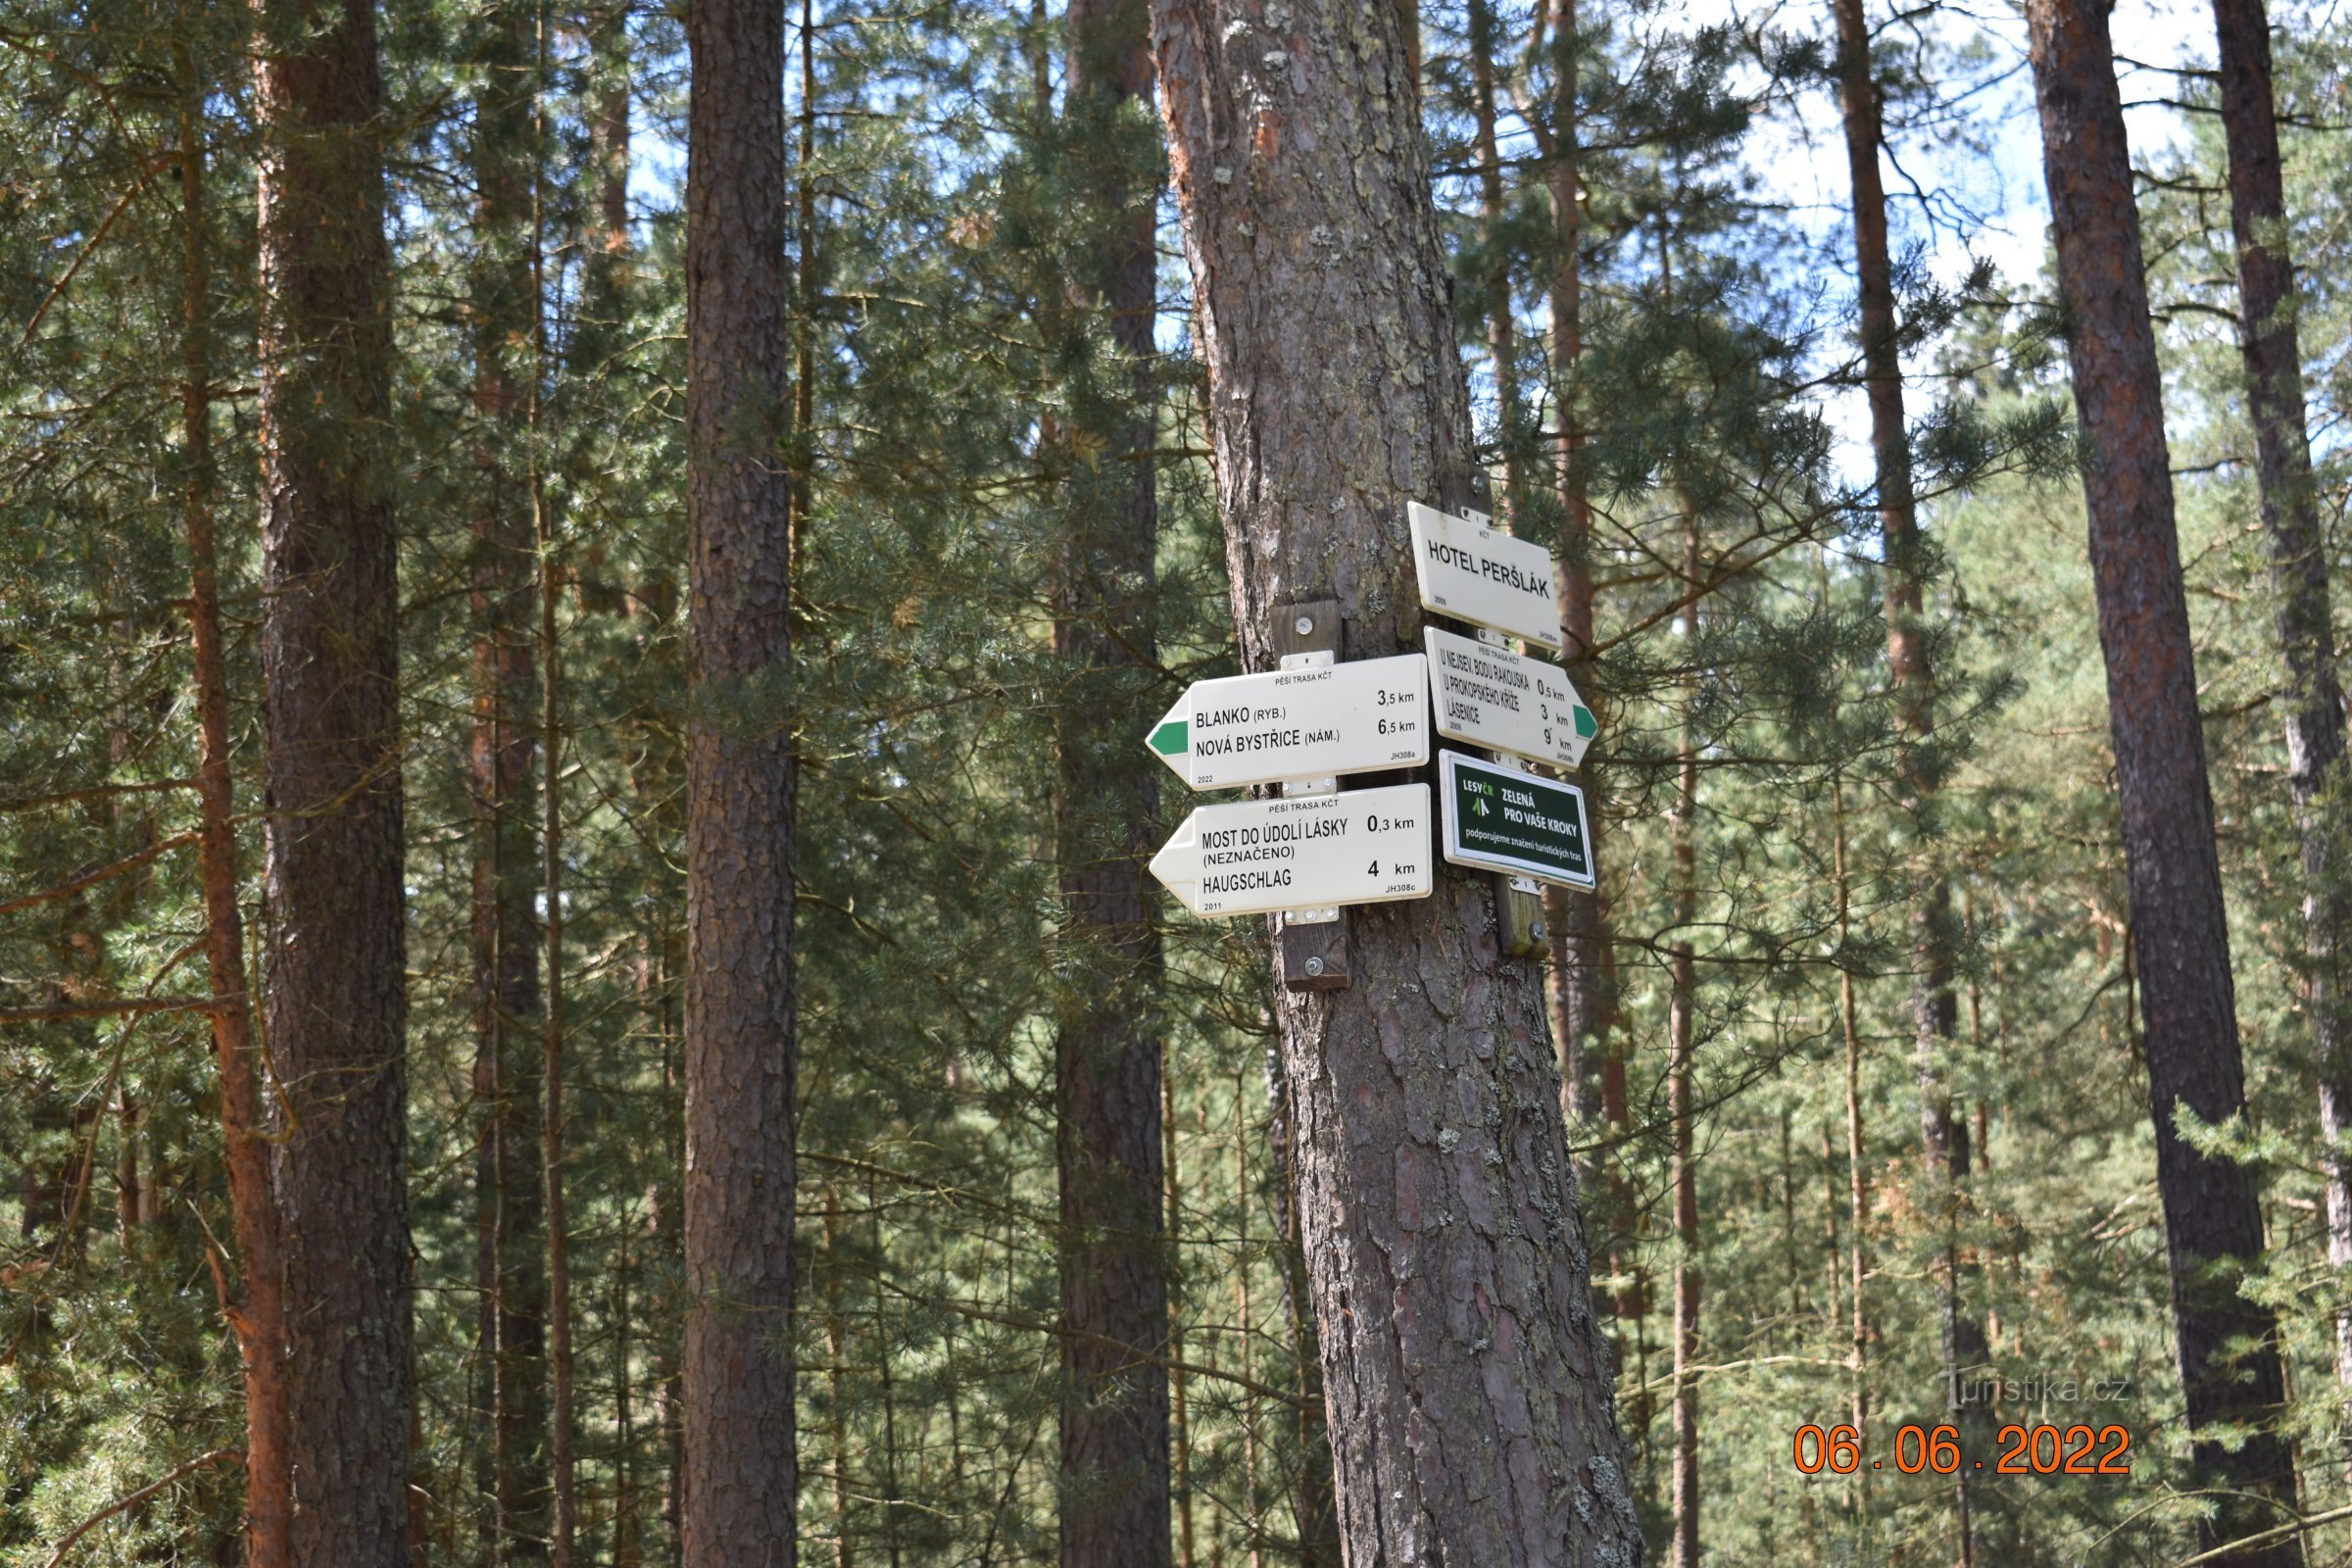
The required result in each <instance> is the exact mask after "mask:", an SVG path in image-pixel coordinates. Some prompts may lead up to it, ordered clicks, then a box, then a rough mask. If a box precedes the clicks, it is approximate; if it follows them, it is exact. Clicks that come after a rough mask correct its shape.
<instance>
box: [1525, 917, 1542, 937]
mask: <svg viewBox="0 0 2352 1568" xmlns="http://www.w3.org/2000/svg"><path fill="white" fill-rule="evenodd" d="M1527 934H1528V935H1529V936H1531V937H1534V938H1535V939H1536V940H1537V941H1538V942H1541V941H1543V940H1544V922H1543V921H1541V920H1537V921H1534V922H1531V923H1530V924H1529V926H1528V928H1527Z"/></svg>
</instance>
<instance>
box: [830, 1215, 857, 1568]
mask: <svg viewBox="0 0 2352 1568" xmlns="http://www.w3.org/2000/svg"><path fill="white" fill-rule="evenodd" d="M840 1202H841V1199H840V1196H839V1195H838V1194H837V1193H835V1192H834V1190H833V1189H832V1188H831V1187H827V1188H826V1189H825V1190H824V1205H825V1206H824V1216H825V1217H824V1236H825V1257H824V1276H825V1383H826V1393H827V1395H828V1402H827V1408H826V1410H825V1437H826V1441H827V1443H828V1444H829V1445H830V1451H829V1454H828V1456H829V1457H830V1458H831V1459H832V1461H833V1479H832V1483H831V1487H832V1497H833V1568H857V1561H858V1554H857V1552H856V1550H855V1549H854V1548H853V1546H852V1544H851V1542H850V1403H849V1392H848V1389H847V1388H846V1386H845V1384H846V1379H845V1378H844V1376H843V1358H844V1357H846V1356H847V1355H848V1354H849V1353H850V1348H849V1336H848V1334H847V1333H846V1332H845V1324H844V1322H843V1318H842V1312H841V1253H840V1250H839V1248H840V1240H839V1237H838V1235H837V1234H836V1232H835V1229H834V1225H833V1216H834V1211H835V1209H836V1208H837V1207H838V1206H839V1204H840Z"/></svg>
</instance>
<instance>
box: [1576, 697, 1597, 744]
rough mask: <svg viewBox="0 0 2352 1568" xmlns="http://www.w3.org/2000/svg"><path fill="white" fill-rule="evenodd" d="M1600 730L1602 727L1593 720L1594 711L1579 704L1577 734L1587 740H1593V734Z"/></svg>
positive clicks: (1577, 709)
mask: <svg viewBox="0 0 2352 1568" xmlns="http://www.w3.org/2000/svg"><path fill="white" fill-rule="evenodd" d="M1599 728H1600V725H1599V724H1598V723H1596V722H1594V720H1593V710H1591V709H1590V708H1587V707H1586V706H1585V705H1584V704H1582V703H1579V704H1577V705H1576V733H1577V734H1578V735H1579V736H1580V737H1582V738H1583V739H1585V740H1591V739H1592V738H1593V732H1594V731H1595V730H1597V729H1599Z"/></svg>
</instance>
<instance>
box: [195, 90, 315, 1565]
mask: <svg viewBox="0 0 2352 1568" xmlns="http://www.w3.org/2000/svg"><path fill="white" fill-rule="evenodd" d="M172 68H173V71H174V72H175V73H176V74H177V75H178V77H179V188H180V202H181V206H180V222H181V225H182V240H183V246H184V248H183V250H182V253H181V256H182V261H181V273H180V281H181V310H182V314H183V320H182V323H181V326H182V332H183V334H184V335H183V337H182V339H181V344H180V354H181V361H182V366H183V371H182V379H181V382H180V421H181V425H182V439H183V440H184V441H185V443H186V448H185V453H184V457H185V462H186V475H185V479H184V486H185V488H184V490H183V491H182V498H181V511H182V515H183V517H184V520H185V523H186V529H187V540H188V632H189V637H190V640H191V642H192V643H193V645H194V651H195V658H194V664H195V675H196V730H197V740H198V744H199V747H200V754H199V760H198V763H197V783H196V787H197V801H198V810H199V813H200V826H199V828H198V838H197V849H196V854H197V858H198V864H199V866H200V868H201V875H202V879H203V884H204V949H205V959H206V962H207V965H208V967H209V969H210V979H211V982H212V998H213V1004H214V1005H213V1008H212V1032H213V1060H214V1066H215V1070H216V1071H217V1072H218V1073H219V1074H220V1079H221V1140H222V1145H223V1149H224V1152H225V1158H224V1163H225V1164H226V1166H227V1171H228V1206H229V1215H230V1218H231V1223H232V1225H233V1236H234V1239H235V1242H236V1248H237V1266H238V1278H239V1284H240V1287H241V1290H240V1294H239V1296H238V1298H237V1299H235V1300H234V1301H232V1302H230V1303H228V1305H229V1312H228V1320H229V1327H230V1328H231V1329H232V1330H233V1331H234V1332H235V1334H236V1336H237V1355H238V1359H239V1361H240V1362H241V1363H242V1364H243V1367H244V1377H245V1464H244V1470H245V1560H246V1563H247V1564H248V1568H287V1565H288V1563H289V1562H290V1561H291V1558H290V1556H289V1544H288V1538H287V1526H288V1523H289V1520H288V1507H289V1490H290V1485H291V1483H290V1477H289V1473H288V1465H289V1463H290V1459H291V1454H290V1452H289V1450H288V1448H287V1446H286V1388H285V1360H284V1344H285V1322H284V1317H283V1312H282V1307H281V1301H282V1298H283V1292H284V1262H283V1260H282V1259H281V1258H280V1256H279V1255H278V1237H277V1201H276V1198H275V1195H274V1194H273V1192H272V1191H271V1187H270V1146H269V1142H268V1137H267V1135H268V1132H269V1117H268V1114H267V1113H266V1111H265V1110H264V1108H263V1100H262V1083H263V1067H262V1057H261V1053H260V1052H259V1051H258V1050H256V1049H255V1043H254V1039H253V1012H252V1005H251V1004H252V999H251V998H250V997H248V996H247V995H246V990H245V938H244V923H243V922H244V911H243V909H242V908H241V907H239V903H238V896H237V894H238V888H237V836H236V828H235V826H234V823H235V820H236V795H235V789H234V786H233V784H232V782H231V779H230V774H229V743H228V673H227V662H226V659H225V658H224V656H223V654H222V651H221V572H220V562H219V550H218V548H217V547H216V545H215V543H214V537H213V483H214V472H213V446H212V419H213V412H212V394H211V387H212V384H213V369H212V358H213V353H212V246H211V237H210V233H209V228H208V224H209V222H210V220H209V218H208V217H207V215H206V201H205V159H204V96H205V87H204V83H203V82H202V81H201V80H200V79H199V78H198V77H197V74H196V70H195V65H194V62H193V59H192V56H191V51H190V50H189V49H188V47H187V45H186V44H185V43H177V44H174V45H173V47H172Z"/></svg>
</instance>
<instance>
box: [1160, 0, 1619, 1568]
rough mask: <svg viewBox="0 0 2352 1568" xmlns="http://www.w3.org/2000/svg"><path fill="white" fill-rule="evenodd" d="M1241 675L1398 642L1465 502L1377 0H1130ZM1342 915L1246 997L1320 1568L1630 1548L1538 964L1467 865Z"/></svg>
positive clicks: (1448, 356)
mask: <svg viewBox="0 0 2352 1568" xmlns="http://www.w3.org/2000/svg"><path fill="white" fill-rule="evenodd" d="M1153 33H1154V42H1155V45H1156V48H1157V52H1158V60H1159V72H1160V79H1161V82H1162V90H1163V94H1164V106H1165V112H1166V116H1167V121H1168V131H1169V142H1170V146H1171V149H1172V154H1173V164H1174V170H1175V176H1176V188H1177V193H1178V198H1179V204H1180V207H1181V210H1182V213H1183V216H1184V228H1185V245H1186V250H1187V252H1188V254H1189V257H1190V260H1191V263H1192V270H1193V278H1194V283H1195V296H1196V299H1197V300H1198V302H1199V307H1198V308H1199V312H1200V321H1201V327H1200V341H1201V348H1202V351H1203V354H1204V357H1205V359H1206V361H1207V365H1208V374H1209V398H1210V435H1211V439H1212V442H1213V445H1214V448H1215V454H1216V475H1217V491H1218V502H1219V511H1220V514H1221V515H1222V517H1223V519H1224V525H1225V538H1226V554H1227V560H1228V562H1229V564H1230V567H1231V577H1232V591H1233V603H1234V622H1235V626H1236V629H1237V630H1238V632H1239V633H1240V637H1241V645H1242V660H1243V664H1244V666H1245V667H1246V668H1249V669H1268V668H1271V667H1273V665H1274V663H1275V656H1274V647H1273V638H1274V619H1275V614H1276V611H1277V607H1278V606H1280V605H1282V604H1283V603H1284V602H1285V601H1290V600H1297V599H1306V598H1316V597H1332V598H1337V599H1338V600H1339V601H1340V603H1341V606H1342V613H1343V615H1344V616H1345V617H1346V619H1347V620H1348V622H1349V624H1348V628H1347V633H1348V648H1349V650H1350V652H1351V654H1352V655H1353V656H1354V657H1357V658H1366V657H1375V656H1379V655H1384V654H1389V653H1395V652H1402V651H1404V650H1406V649H1408V648H1411V647H1413V646H1416V645H1417V643H1418V640H1419V632H1420V619H1421V617H1420V615H1419V613H1417V611H1416V610H1415V609H1414V604H1415V593H1414V587H1413V572H1412V564H1411V561H1410V559H1409V556H1408V552H1407V547H1406V542H1405V541H1406V535H1405V520H1404V509H1405V503H1406V502H1407V501H1408V500H1412V499H1420V500H1424V501H1435V502H1438V503H1440V504H1446V503H1451V504H1452V505H1454V506H1457V507H1458V506H1460V505H1462V504H1464V503H1465V502H1466V501H1467V500H1468V498H1469V496H1470V495H1471V493H1472V486H1471V478H1472V472H1471V462H1472V460H1471V456H1470V422H1469V400H1468V394H1467V389H1466V386H1465V381H1464V376H1463V371H1462V367H1461V362H1460V359H1459V357H1458V354H1457V352H1456V350H1455V347H1454V342H1455V339H1454V327H1453V319H1452V311H1451V307H1450V303H1449V301H1448V299H1447V284H1446V272H1445V265H1444V261H1443V258H1442V255H1441V253H1440V248H1439V243H1438V233H1437V225H1436V221H1435V215H1434V212H1433V210H1432V207H1431V200H1430V185H1429V171H1428V166H1427V164H1426V162H1425V161H1424V157H1423V150H1422V137H1421V132H1420V125H1419V118H1418V110H1417V105H1416V98H1415V93H1414V89H1413V83H1412V80H1411V76H1410V67H1409V64H1408V61H1407V55H1406V45H1405V39H1404V37H1403V35H1402V31H1401V28H1400V26H1399V25H1398V21H1397V17H1396V15H1395V13H1394V11H1393V10H1391V9H1389V8H1384V7H1374V8H1371V9H1369V10H1359V9H1357V8H1353V7H1344V6H1341V5H1338V4H1337V3H1335V0H1305V3H1301V4H1298V5H1294V6H1293V7H1292V8H1291V11H1290V15H1289V21H1288V25H1286V26H1283V27H1281V28H1280V29H1279V30H1274V29H1271V28H1269V27H1268V26H1266V25H1265V24H1264V23H1263V21H1262V20H1261V19H1260V18H1259V16H1258V15H1257V12H1256V10H1255V8H1254V7H1248V6H1244V5H1240V4H1237V3H1235V0H1155V3H1154V5H1153ZM1436 882H1437V894H1436V897H1434V898H1432V899H1428V900H1418V901H1413V902H1408V903H1402V904H1390V905H1378V906H1370V907H1362V908H1358V909H1355V910H1353V911H1351V912H1350V914H1349V917H1348V918H1349V922H1350V926H1349V939H1350V943H1351V948H1352V953H1351V958H1350V963H1351V966H1352V971H1353V974H1354V976H1355V980H1354V984H1353V985H1352V986H1351V987H1350V988H1348V989H1346V990H1341V991H1327V992H1307V993H1297V992H1290V991H1288V990H1285V991H1283V992H1281V993H1280V994H1278V996H1277V998H1276V1003H1275V1009H1276V1015H1277V1022H1278V1025H1279V1028H1280V1032H1281V1036H1282V1051H1283V1058H1284V1070H1285V1077H1286V1079H1287V1081H1288V1082H1289V1083H1290V1084H1291V1086H1292V1089H1293V1093H1294V1096H1295V1102H1294V1103H1295V1105H1296V1107H1297V1112H1298V1143H1297V1158H1298V1172H1297V1175H1298V1181H1299V1213H1300V1217H1301V1219H1302V1220H1303V1222H1304V1227H1305V1233H1306V1260H1307V1270H1308V1275H1309V1284H1310V1286H1311V1288H1312V1294H1313V1297H1314V1300H1315V1308H1316V1318H1317V1321H1318V1324H1319V1327H1320V1330H1321V1343H1322V1351H1323V1371H1324V1397H1325V1399H1326V1401H1327V1406H1328V1410H1329V1415H1330V1430H1331V1435H1332V1442H1333V1445H1334V1455H1333V1459H1334V1473H1335V1479H1336V1485H1337V1489H1338V1497H1339V1516H1340V1530H1341V1536H1342V1539H1343V1541H1344V1543H1345V1546H1346V1560H1347V1561H1348V1563H1349V1564H1350V1565H1352V1568H1376V1565H1399V1564H1404V1563H1420V1562H1428V1561H1434V1560H1439V1559H1443V1560H1446V1561H1460V1562H1476V1563H1479V1564H1481V1565H1492V1568H1519V1565H1532V1564H1551V1563H1563V1564H1564V1563H1570V1562H1575V1563H1586V1562H1602V1561H1614V1562H1633V1561H1636V1560H1638V1558H1639V1556H1640V1553H1641V1544H1640V1532H1639V1530H1638V1528H1637V1525H1636V1522H1635V1518H1634V1511H1633V1503H1632V1498H1631V1495H1630V1494H1629V1492H1628V1488H1627V1484H1626V1473H1625V1464H1624V1457H1623V1448H1624V1445H1623V1441H1622V1439H1621V1438H1620V1436H1619V1434H1618V1431H1617V1427H1616V1422H1615V1418H1614V1414H1613V1412H1612V1410H1611V1407H1610V1402H1609V1353H1608V1346H1607V1341H1606V1339H1605V1337H1604V1336H1603V1335H1602V1334H1601V1332H1600V1330H1599V1328H1598V1325H1597V1324H1596V1323H1595V1321H1594V1319H1593V1310H1592V1301H1591V1290H1590V1281H1589V1278H1588V1275H1587V1258H1586V1252H1585V1246H1584V1238H1583V1233H1582V1232H1583V1227H1582V1224H1581V1221H1580V1220H1579V1217H1578V1214H1577V1209H1576V1195H1575V1184H1574V1177H1573V1175H1572V1174H1571V1173H1570V1171H1569V1168H1568V1162H1567V1151H1566V1141H1565V1138H1564V1136H1563V1128H1562V1124H1561V1121H1560V1115H1559V1073H1558V1067H1557V1064H1556V1062H1555V1061H1554V1060H1553V1058H1552V1054H1551V1052H1550V1050H1549V1049H1548V1045H1547V1036H1548V1031H1547V1029H1546V1028H1545V1020H1544V1010H1543V994H1542V989H1541V983H1540V978H1539V976H1538V975H1537V974H1535V973H1534V972H1532V970H1531V969H1530V968H1529V967H1528V966H1526V965H1524V964H1520V963H1515V962H1512V961H1509V960H1506V959H1504V958H1502V957H1501V956H1500V955H1499V953H1498V952H1497V949H1496V936H1497V933H1496V910H1495V902H1494V901H1495V886H1494V879H1493V878H1492V877H1489V876H1487V875H1484V874H1477V873H1466V872H1459V871H1456V870H1454V869H1452V868H1450V867H1446V866H1440V867H1439V868H1438V875H1437V878H1436Z"/></svg>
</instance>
